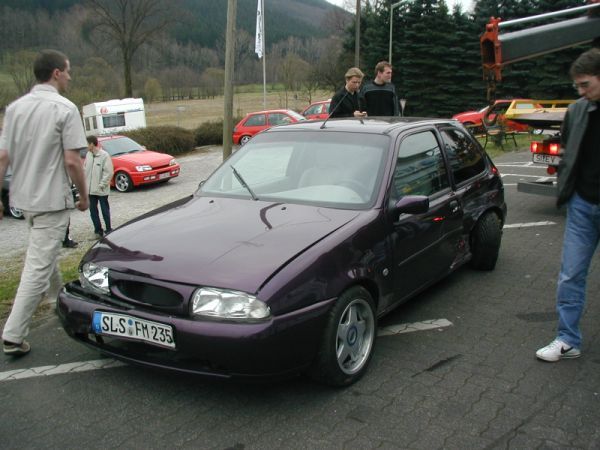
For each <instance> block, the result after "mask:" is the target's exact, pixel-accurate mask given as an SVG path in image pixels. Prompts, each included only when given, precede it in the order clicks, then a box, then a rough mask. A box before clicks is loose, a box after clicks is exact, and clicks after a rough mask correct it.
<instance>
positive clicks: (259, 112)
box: [246, 109, 296, 116]
mask: <svg viewBox="0 0 600 450" xmlns="http://www.w3.org/2000/svg"><path fill="white" fill-rule="evenodd" d="M289 112H296V111H292V110H291V109H265V110H263V111H252V112H249V113H248V114H246V115H247V116H249V115H251V114H265V113H289Z"/></svg>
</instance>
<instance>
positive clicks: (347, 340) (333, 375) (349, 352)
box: [310, 286, 377, 386]
mask: <svg viewBox="0 0 600 450" xmlns="http://www.w3.org/2000/svg"><path fill="white" fill-rule="evenodd" d="M376 330H377V319H376V316H375V306H374V302H373V299H372V298H371V295H370V294H369V292H368V291H367V290H366V289H364V288H363V287H359V286H355V287H353V288H350V289H348V290H347V291H345V292H344V293H343V294H342V295H341V296H340V297H339V298H338V300H337V302H336V303H335V305H334V306H333V308H332V309H331V311H330V312H329V317H328V319H327V326H326V327H325V332H324V334H323V340H322V342H321V348H320V349H319V353H318V355H317V358H316V359H315V362H314V363H313V366H312V368H311V370H310V375H311V377H312V378H313V379H315V380H317V381H319V382H321V383H325V384H329V385H331V386H348V385H350V384H352V383H354V382H356V381H358V380H359V379H360V378H361V377H362V376H363V375H364V374H365V372H366V370H367V366H368V365H369V361H370V360H371V356H372V355H373V349H374V346H375V333H376Z"/></svg>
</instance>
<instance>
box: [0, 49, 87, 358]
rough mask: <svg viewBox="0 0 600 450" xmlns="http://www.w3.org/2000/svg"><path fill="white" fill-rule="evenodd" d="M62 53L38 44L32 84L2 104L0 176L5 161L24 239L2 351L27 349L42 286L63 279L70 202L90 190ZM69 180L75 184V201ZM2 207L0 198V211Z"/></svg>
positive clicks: (50, 288)
mask: <svg viewBox="0 0 600 450" xmlns="http://www.w3.org/2000/svg"><path fill="white" fill-rule="evenodd" d="M70 69H71V68H70V63H69V60H68V58H67V57H66V56H65V55H64V54H63V53H61V52H58V51H56V50H43V51H42V52H40V53H39V55H38V56H37V58H36V60H35V62H34V67H33V71H34V74H35V77H36V80H37V82H38V84H36V85H35V86H34V87H33V88H32V89H31V91H30V92H29V93H28V94H26V95H24V96H23V97H21V98H19V99H18V100H16V101H14V102H13V103H11V104H10V105H9V106H8V107H7V108H6V114H5V116H4V127H3V129H2V135H1V136H0V178H2V177H3V176H4V173H5V171H6V168H7V167H8V166H9V165H10V166H11V168H12V180H11V186H10V202H11V205H12V206H15V207H17V208H19V209H21V210H23V213H24V216H25V219H26V222H27V225H28V227H29V243H28V247H27V255H26V257H25V264H24V267H23V272H22V274H21V281H20V283H19V288H18V290H17V295H16V297H15V301H14V303H13V307H12V310H11V313H10V316H9V317H8V320H7V321H6V325H5V326H4V331H3V333H2V340H3V350H4V353H5V354H7V355H13V356H19V355H24V354H26V353H29V351H30V349H31V347H30V346H29V343H28V342H27V341H26V340H25V337H26V336H27V335H28V334H29V324H30V322H31V318H32V316H33V313H34V312H35V310H36V308H37V306H38V305H39V303H40V301H41V300H42V296H43V294H44V293H46V292H52V293H54V292H58V289H59V286H60V285H61V284H62V280H61V276H60V272H59V269H58V262H57V259H58V255H59V252H60V248H61V246H62V242H63V239H64V237H65V232H66V230H67V226H68V224H69V214H70V210H71V209H73V208H77V209H79V210H80V211H85V210H86V209H87V208H88V206H89V198H88V192H87V187H86V183H85V176H84V173H83V167H82V164H81V159H80V156H79V151H80V149H82V148H85V147H86V146H87V142H86V139H85V133H84V130H83V124H82V122H81V117H80V115H79V111H78V109H77V107H76V106H75V105H74V104H73V103H72V102H71V101H69V100H68V99H66V98H65V97H63V96H61V95H60V94H59V92H64V91H66V89H67V87H68V84H69V81H70V80H71V76H70V74H69V72H70ZM71 182H73V184H75V186H76V187H77V189H78V190H79V195H80V197H79V201H77V203H75V201H74V199H73V195H72V193H71ZM3 214H4V208H3V206H2V205H1V204H0V219H2V217H3Z"/></svg>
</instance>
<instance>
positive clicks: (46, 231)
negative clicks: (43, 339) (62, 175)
mask: <svg viewBox="0 0 600 450" xmlns="http://www.w3.org/2000/svg"><path fill="white" fill-rule="evenodd" d="M23 214H24V216H25V220H26V222H27V226H28V227H29V245H28V247H27V255H26V256H25V265H24V267H23V272H22V273H21V281H20V283H19V288H18V289H17V295H16V297H15V301H14V303H13V306H12V310H11V311H10V316H8V319H7V321H6V325H4V331H3V333H2V339H3V340H5V341H9V342H14V343H16V344H20V343H21V342H23V339H25V337H26V336H27V335H28V334H29V324H30V323H31V318H32V317H33V313H34V312H35V310H36V309H37V307H38V305H39V304H40V301H41V300H42V296H43V295H44V293H45V294H46V295H48V296H49V297H50V298H51V300H54V301H56V297H57V296H58V293H59V291H60V288H61V285H62V278H61V276H60V271H59V269H58V256H59V254H60V249H61V247H62V241H63V239H64V237H65V232H66V231H67V226H68V225H69V215H70V210H63V211H53V212H41V213H40V212H31V211H23Z"/></svg>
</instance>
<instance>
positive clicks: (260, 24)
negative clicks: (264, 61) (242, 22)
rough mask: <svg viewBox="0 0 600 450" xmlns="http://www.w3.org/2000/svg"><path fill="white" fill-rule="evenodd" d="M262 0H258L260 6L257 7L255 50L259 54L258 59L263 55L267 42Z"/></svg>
mask: <svg viewBox="0 0 600 450" xmlns="http://www.w3.org/2000/svg"><path fill="white" fill-rule="evenodd" d="M262 1H263V0H258V6H257V7H256V43H255V49H254V51H255V52H256V54H257V55H258V59H260V58H262V57H263V51H264V48H265V47H264V46H265V42H264V40H263V38H264V32H265V21H264V18H263V14H262Z"/></svg>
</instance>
